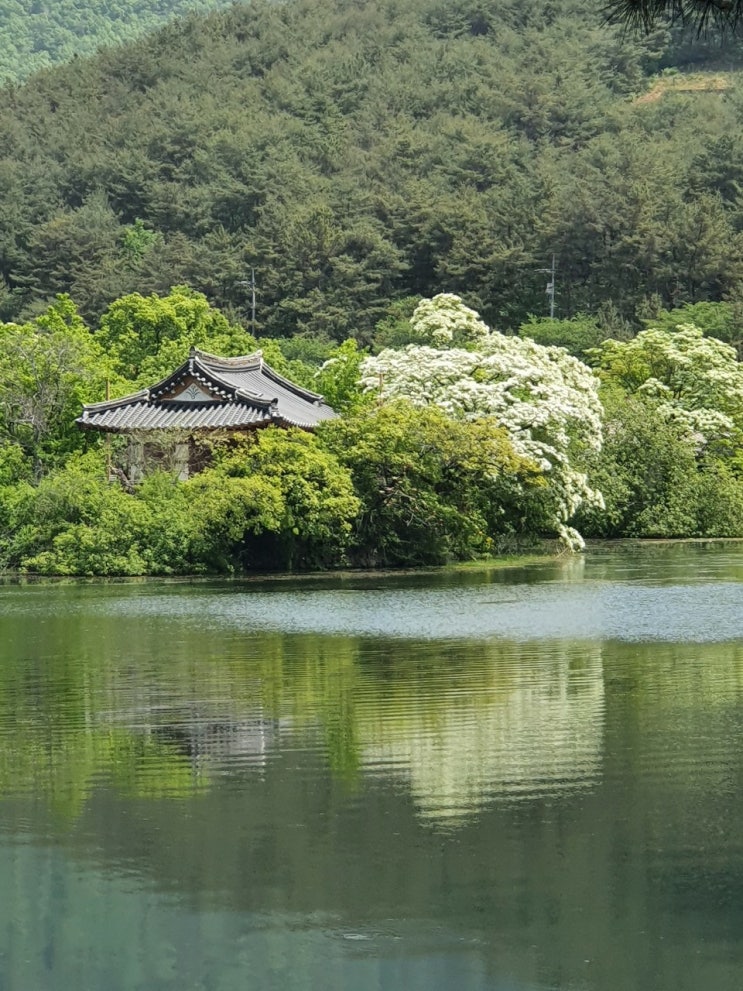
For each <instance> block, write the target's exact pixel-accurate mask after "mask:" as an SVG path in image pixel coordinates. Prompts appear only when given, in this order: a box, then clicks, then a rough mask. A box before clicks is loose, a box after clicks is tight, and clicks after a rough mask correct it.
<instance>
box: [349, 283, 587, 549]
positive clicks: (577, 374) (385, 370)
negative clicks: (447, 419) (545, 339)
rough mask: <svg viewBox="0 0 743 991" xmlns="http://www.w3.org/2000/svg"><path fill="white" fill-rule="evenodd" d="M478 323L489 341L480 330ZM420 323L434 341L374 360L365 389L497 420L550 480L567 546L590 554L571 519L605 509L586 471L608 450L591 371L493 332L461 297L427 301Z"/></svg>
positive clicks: (419, 330) (416, 319)
mask: <svg viewBox="0 0 743 991" xmlns="http://www.w3.org/2000/svg"><path fill="white" fill-rule="evenodd" d="M424 304H425V305H424ZM458 314H461V320H462V325H463V327H464V329H462V328H460V327H459V326H458V325H457V316H458ZM474 321H476V324H477V326H478V327H481V328H483V332H482V333H480V332H479V331H478V332H477V333H472V332H471V330H472V329H473V328H474V327H475V323H474ZM411 323H412V324H413V330H414V332H415V333H416V336H417V337H418V338H420V339H421V340H424V339H426V337H427V338H428V339H429V340H430V343H429V344H409V345H408V346H407V347H405V348H403V349H402V350H393V349H387V350H385V351H382V352H381V353H380V354H379V355H377V356H376V357H372V358H367V359H366V360H365V361H364V362H363V364H362V366H361V376H362V379H361V381H362V385H363V387H364V388H365V389H367V390H372V389H377V390H379V391H380V394H381V397H382V398H383V399H394V398H405V399H407V400H408V401H409V402H411V403H413V404H415V405H420V406H424V405H428V404H433V405H436V406H438V407H440V408H441V409H442V410H444V411H445V412H446V413H447V414H449V416H451V417H454V418H457V419H471V420H475V419H481V418H483V417H490V418H492V419H493V420H495V421H497V422H498V423H499V424H500V425H501V426H503V427H504V428H505V429H506V430H507V432H508V434H509V436H510V438H511V441H512V443H513V445H514V448H515V449H516V451H517V452H518V453H519V454H521V455H523V456H524V457H527V458H530V459H531V460H532V461H534V462H535V463H536V464H538V465H539V466H540V468H541V469H542V471H543V472H544V473H545V479H546V481H547V484H548V487H549V490H550V494H551V497H552V498H551V502H552V504H553V507H554V519H553V521H552V522H553V525H554V529H555V531H556V533H558V534H559V536H560V537H561V539H562V540H563V541H564V543H565V544H566V545H567V546H569V547H571V548H572V549H580V548H581V547H582V546H583V541H582V539H581V537H580V535H579V534H578V533H577V532H576V531H575V530H574V529H572V528H571V527H569V526H568V525H567V524H568V520H569V519H570V518H571V517H572V516H573V515H574V513H575V512H576V510H577V509H578V507H579V506H580V505H581V504H582V503H583V502H585V501H590V502H593V503H598V504H601V495H600V493H598V492H595V491H593V490H591V489H590V487H589V486H588V483H587V480H586V476H585V474H584V473H582V472H581V471H579V470H577V468H576V458H577V459H578V460H579V459H580V455H581V452H583V451H585V450H586V449H594V450H598V449H600V447H601V440H602V437H601V415H602V408H601V403H600V401H599V398H598V393H597V388H598V380H597V379H596V377H595V376H594V375H593V373H592V372H591V370H590V369H589V368H588V367H587V366H586V365H584V364H583V363H582V362H580V361H578V359H577V358H573V357H572V356H571V355H569V354H568V353H567V352H566V351H565V350H564V349H562V348H555V347H543V346H541V345H539V344H537V343H535V342H534V341H531V340H528V339H524V338H519V337H506V336H505V335H503V334H500V333H498V332H496V331H491V330H489V329H488V328H487V326H486V325H485V324H483V323H482V321H481V320H480V318H479V317H478V316H477V314H476V313H475V312H474V310H470V309H469V308H468V307H466V306H464V304H463V303H462V302H461V300H459V298H458V297H457V296H453V295H451V294H443V295H441V296H436V297H434V298H433V299H431V300H424V301H423V303H421V304H420V305H419V307H418V308H417V309H416V311H415V314H414V315H413V318H412V321H411ZM445 331H446V332H445ZM449 331H450V332H451V333H450V334H449ZM452 340H454V341H456V340H467V341H470V342H472V345H473V349H472V350H465V349H464V348H462V347H448V348H447V344H448V343H449V342H451V341H452Z"/></svg>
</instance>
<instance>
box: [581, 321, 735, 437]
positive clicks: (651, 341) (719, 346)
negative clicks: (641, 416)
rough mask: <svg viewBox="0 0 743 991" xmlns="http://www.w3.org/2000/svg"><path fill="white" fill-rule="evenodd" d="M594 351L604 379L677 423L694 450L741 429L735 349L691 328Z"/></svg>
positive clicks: (657, 331) (653, 331)
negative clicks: (616, 382) (653, 405)
mask: <svg viewBox="0 0 743 991" xmlns="http://www.w3.org/2000/svg"><path fill="white" fill-rule="evenodd" d="M600 353H601V366H602V368H603V369H604V370H605V371H606V372H608V373H609V375H610V376H612V377H615V378H617V379H618V380H619V381H620V382H621V383H622V384H623V385H624V386H625V388H628V389H629V391H636V392H637V393H638V395H641V396H643V398H645V399H649V400H651V401H653V402H655V403H656V404H657V409H658V412H659V414H660V415H661V416H662V417H664V418H665V419H667V420H672V421H674V422H676V423H681V424H683V425H684V426H685V427H686V428H687V431H688V434H689V438H690V439H691V440H693V441H694V443H695V444H696V446H697V447H698V448H703V447H705V446H706V445H707V444H708V443H710V441H713V440H717V439H720V438H726V437H730V436H731V434H732V433H733V432H734V430H735V429H736V427H737V428H739V429H740V428H741V427H743V366H742V365H741V364H740V362H739V361H738V357H737V354H736V352H735V349H734V348H732V347H730V345H729V344H724V343H723V342H722V341H718V340H717V339H716V338H714V337H705V336H704V334H703V333H702V331H701V330H700V329H699V328H698V327H695V326H694V325H693V324H681V325H679V326H678V327H676V328H675V330H673V331H668V330H660V329H658V328H650V329H649V330H644V331H642V332H641V333H639V334H638V335H637V336H636V337H635V338H633V339H632V340H631V341H621V342H620V341H606V342H605V343H604V344H603V345H602V347H601V349H600Z"/></svg>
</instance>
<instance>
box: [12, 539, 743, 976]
mask: <svg viewBox="0 0 743 991" xmlns="http://www.w3.org/2000/svg"><path fill="white" fill-rule="evenodd" d="M742 607H743V544H735V543H731V544H718V545H701V544H699V545H696V544H683V545H674V544H658V545H649V546H648V545H645V546H640V545H635V546H625V547H621V548H617V549H611V550H608V549H602V548H596V549H592V550H589V552H588V553H587V554H585V555H583V556H580V557H572V558H561V559H558V560H554V561H548V562H543V563H534V564H529V565H524V566H520V567H513V568H507V569H490V570H488V569H471V570H469V569H465V570H462V571H439V572H431V573H417V574H392V575H332V576H326V577H320V578H307V579H303V580H299V579H294V578H285V579H274V580H251V581H234V582H207V581H203V582H180V581H159V582H157V581H146V582H136V581H134V582H112V583H97V584H96V583H72V582H71V583H61V582H60V583H44V584H5V585H0V643H1V644H2V661H1V663H0V891H2V898H0V989H2V991H29V989H34V991H47V989H48V991H79V989H106V991H134V989H142V991H166V989H167V991H171V989H172V991H189V989H193V991H197V989H198V991H232V989H240V991H244V989H246V988H247V989H253V988H254V989H256V991H258V989H260V991H279V989H280V991H294V989H296V991H300V989H301V991H305V989H315V988H317V989H322V991H326V989H327V991H347V989H353V991H372V989H373V991H398V989H405V991H445V989H446V991H450V989H457V991H475V989H477V991H480V989H493V991H547V989H550V991H567V989H570V991H577V989H580V991H620V989H621V991H626V989H640V991H642V989H653V991H666V989H667V991H683V989H689V991H692V989H693V991H698V989H699V988H704V987H709V988H714V989H715V991H728V989H729V991H738V989H739V988H740V984H741V973H743V608H742Z"/></svg>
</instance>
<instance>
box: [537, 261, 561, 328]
mask: <svg viewBox="0 0 743 991" xmlns="http://www.w3.org/2000/svg"><path fill="white" fill-rule="evenodd" d="M537 272H545V273H546V274H547V275H549V277H550V280H549V282H548V283H547V288H546V289H545V293H546V294H547V295H548V296H549V300H550V320H554V319H555V294H556V292H557V289H556V282H555V253H554V252H552V267H551V268H538V269H537Z"/></svg>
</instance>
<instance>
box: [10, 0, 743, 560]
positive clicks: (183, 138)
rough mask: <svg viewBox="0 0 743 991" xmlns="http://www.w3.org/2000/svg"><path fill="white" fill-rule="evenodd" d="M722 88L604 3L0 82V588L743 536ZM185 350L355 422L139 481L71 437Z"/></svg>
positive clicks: (741, 99)
mask: <svg viewBox="0 0 743 991" xmlns="http://www.w3.org/2000/svg"><path fill="white" fill-rule="evenodd" d="M172 9H174V8H173V6H172V5H169V6H168V10H172ZM741 68H743V51H742V50H741V47H740V44H739V42H738V41H736V40H735V38H734V37H733V36H727V37H725V38H722V39H721V38H716V37H714V36H712V35H711V34H710V35H708V36H707V37H706V38H704V39H699V38H690V37H689V36H688V35H686V34H685V33H684V32H683V31H682V30H681V29H680V28H677V27H668V26H666V27H663V26H656V27H654V28H653V30H652V31H650V32H649V33H646V34H644V35H643V36H642V37H640V36H633V35H631V34H628V33H626V32H622V31H621V30H620V29H619V28H616V27H613V26H610V25H607V24H606V23H605V22H604V21H602V19H601V17H600V15H599V14H597V13H596V11H595V9H594V6H593V5H592V4H590V3H588V2H587V0H554V2H552V3H549V4H542V5H540V6H539V8H538V9H533V8H531V7H526V8H525V7H524V5H523V4H520V3H518V2H516V0H455V2H447V3H443V2H442V0H410V2H406V3H404V4H402V3H398V2H397V0H354V2H352V0H312V2H309V0H288V2H285V3H276V2H268V0H255V2H253V3H250V4H237V5H233V6H231V7H229V8H227V9H224V10H218V11H214V12H212V13H210V14H208V15H203V16H202V15H198V16H197V15H189V16H188V17H185V18H183V19H180V20H175V21H172V22H171V23H168V24H167V25H166V26H165V27H163V28H162V29H160V30H159V31H157V32H156V33H154V34H151V35H148V36H147V37H144V38H142V39H140V40H137V41H134V42H131V43H129V44H127V45H125V46H123V47H112V48H107V49H104V50H101V51H100V52H99V53H98V54H97V55H95V56H93V57H90V58H76V59H73V60H72V61H71V62H70V63H69V64H67V65H64V66H61V67H58V68H55V69H49V70H44V71H42V72H39V73H37V74H35V75H33V76H32V77H31V78H30V79H29V80H28V81H27V82H25V83H23V84H8V85H7V86H6V87H5V89H4V91H3V96H4V100H3V103H2V106H1V107H0V177H1V179H0V279H1V280H2V281H1V282H0V569H6V570H13V571H25V572H37V573H44V574H168V573H193V572H219V571H231V570H240V569H244V568H256V567H270V568H273V567H290V568H295V567H318V566H320V567H327V566H337V565H339V564H342V563H348V562H350V563H353V564H360V565H407V564H430V563H441V562H444V561H448V560H452V559H466V558H472V557H477V556H480V555H487V554H492V553H494V552H500V551H504V550H509V549H512V548H521V547H524V546H529V545H533V544H534V542H535V541H537V540H541V539H543V538H548V539H549V540H552V541H555V542H556V543H555V545H554V546H560V547H563V548H570V549H577V548H580V547H581V546H582V544H583V537H607V538H614V537H627V536H631V537H681V536H695V537H718V536H740V535H741V534H743V453H742V452H743V370H742V369H743V365H741V363H740V360H739V359H740V354H741V352H742V351H743V329H742V328H743V199H742V198H741V182H742V181H743V164H741V163H743V127H742V123H743V91H741V89H740V87H739V83H738V80H739V78H740V70H741ZM548 283H549V285H548ZM546 289H547V291H545V290H546ZM551 308H553V309H554V313H553V314H552V316H549V315H548V314H549V311H550V309H551ZM193 345H195V346H197V347H200V348H203V349H204V350H206V351H208V352H211V353H213V354H219V355H224V356H230V355H239V354H246V353H248V352H249V351H251V350H254V349H256V348H261V349H262V350H263V353H264V355H265V357H266V359H267V360H268V361H270V363H271V364H272V365H273V366H274V368H275V369H276V370H277V371H278V372H279V373H280V374H284V375H286V376H288V377H290V378H292V379H294V380H295V381H296V382H298V383H299V384H301V385H304V386H306V387H308V388H310V389H312V390H314V391H317V392H321V393H322V394H324V395H325V397H326V398H327V400H328V402H329V403H331V404H332V405H333V406H334V408H335V409H336V410H337V411H338V412H339V413H340V414H341V418H340V419H338V420H334V421H332V422H330V423H328V424H325V425H323V426H322V427H321V428H320V429H318V430H317V432H316V433H314V434H309V433H305V432H302V431H288V430H280V429H276V428H268V429H265V430H262V431H259V432H258V433H257V434H254V435H252V436H250V437H248V438H246V439H243V440H242V441H241V442H240V443H235V442H234V438H232V439H230V438H226V437H217V436H215V437H213V438H212V441H213V443H212V444H211V445H210V447H211V450H210V458H209V467H208V468H207V469H206V470H204V471H203V472H201V473H200V474H198V475H196V476H194V477H193V478H191V479H189V480H188V481H185V482H179V481H178V480H177V477H176V476H175V475H174V473H173V472H172V471H169V470H168V468H167V463H166V461H163V460H162V459H160V460H159V461H157V462H156V463H155V464H154V466H153V468H152V471H151V472H150V473H149V474H148V475H147V477H145V479H144V481H143V482H141V483H140V484H132V483H131V480H130V479H127V478H126V476H125V468H126V459H127V445H126V439H125V438H124V439H122V438H114V440H113V441H112V442H108V441H104V439H103V438H102V437H100V436H98V435H95V434H91V433H83V432H82V431H80V430H78V429H77V428H76V426H75V418H76V417H77V416H78V415H79V413H80V411H81V407H82V403H84V402H95V401H99V400H101V399H103V398H104V396H106V395H111V396H113V397H117V396H123V395H126V394H128V393H131V392H133V391H136V390H137V389H141V388H143V387H147V386H148V385H150V384H152V383H154V382H157V381H158V380H159V379H161V378H162V377H163V376H166V375H168V374H169V373H170V372H171V371H173V370H174V369H175V368H176V367H177V366H178V365H179V364H180V363H181V362H182V361H183V360H184V356H185V355H187V354H188V349H189V347H191V346H193ZM182 439H183V438H180V439H178V438H167V437H166V438H164V441H165V446H167V444H168V443H175V442H176V441H180V440H182ZM122 472H123V473H124V476H123V477H122ZM112 478H118V479H120V480H121V481H122V483H123V484H121V485H120V484H118V483H116V484H112V482H111V479H112Z"/></svg>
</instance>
